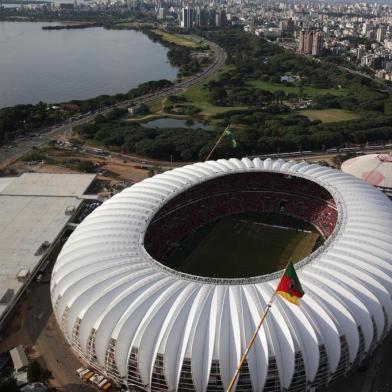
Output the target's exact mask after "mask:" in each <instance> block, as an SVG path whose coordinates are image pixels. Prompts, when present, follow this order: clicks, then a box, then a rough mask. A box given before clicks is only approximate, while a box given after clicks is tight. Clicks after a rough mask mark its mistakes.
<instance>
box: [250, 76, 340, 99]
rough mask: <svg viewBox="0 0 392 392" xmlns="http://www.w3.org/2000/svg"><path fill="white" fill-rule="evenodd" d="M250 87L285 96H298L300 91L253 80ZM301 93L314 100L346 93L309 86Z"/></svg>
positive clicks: (291, 87) (335, 89) (293, 87)
mask: <svg viewBox="0 0 392 392" xmlns="http://www.w3.org/2000/svg"><path fill="white" fill-rule="evenodd" d="M249 84H250V85H252V86H253V87H257V88H260V89H262V90H266V91H269V92H271V93H273V92H275V91H277V90H282V91H284V92H285V93H286V94H289V93H294V94H297V95H300V89H299V87H297V86H286V85H284V84H274V83H271V82H265V81H263V80H253V81H251V82H249ZM303 93H304V95H305V97H307V98H314V97H317V96H320V95H326V94H331V95H336V96H344V95H347V91H346V90H344V89H338V88H322V89H321V88H319V89H318V88H314V87H309V86H304V88H303Z"/></svg>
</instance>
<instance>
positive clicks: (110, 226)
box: [51, 158, 392, 392]
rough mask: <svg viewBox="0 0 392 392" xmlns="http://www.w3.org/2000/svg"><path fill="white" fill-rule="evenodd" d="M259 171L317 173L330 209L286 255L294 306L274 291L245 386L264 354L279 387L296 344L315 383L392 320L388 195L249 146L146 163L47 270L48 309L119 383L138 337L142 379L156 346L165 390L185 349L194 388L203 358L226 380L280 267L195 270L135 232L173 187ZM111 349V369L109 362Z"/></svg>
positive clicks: (263, 376)
mask: <svg viewBox="0 0 392 392" xmlns="http://www.w3.org/2000/svg"><path fill="white" fill-rule="evenodd" d="M259 171H269V172H276V173H288V174H291V175H292V176H298V177H302V178H305V179H308V180H311V181H314V182H317V183H318V184H320V185H321V186H323V187H324V188H326V189H327V190H328V191H329V192H330V193H331V194H332V195H333V197H334V199H335V203H336V205H337V208H338V211H339V217H338V223H337V225H336V228H335V231H334V232H333V234H332V235H331V237H329V238H328V240H327V241H326V242H325V244H324V246H322V247H320V248H319V249H318V250H317V251H316V252H314V253H313V254H312V255H310V256H309V258H307V259H305V260H303V261H302V262H300V263H299V264H297V269H298V275H299V279H300V280H301V282H302V286H303V288H304V290H305V293H306V294H305V296H304V297H303V298H302V300H301V306H300V307H296V306H295V305H292V304H290V303H288V302H287V301H285V300H283V299H281V298H277V299H276V300H275V302H274V305H273V307H272V310H271V312H270V315H269V316H268V318H267V320H266V323H265V324H264V326H263V327H262V329H261V331H260V333H259V335H258V338H257V340H256V343H255V346H254V348H253V349H252V351H251V352H250V355H249V358H248V368H249V374H250V378H251V382H252V389H253V390H255V391H261V390H263V388H264V387H265V383H266V380H267V375H268V371H269V369H270V368H271V366H272V365H271V358H274V359H275V361H276V366H277V369H278V376H277V377H279V382H280V388H281V389H282V390H283V389H284V388H289V386H290V384H291V383H292V379H293V375H294V374H295V373H296V371H297V367H296V366H297V365H298V362H297V361H296V359H297V355H296V354H298V353H300V354H301V356H302V358H303V363H304V366H305V371H306V381H307V382H310V383H312V382H313V383H316V381H315V378H316V375H317V374H318V372H319V371H320V369H321V368H322V363H324V364H325V372H326V374H327V375H328V377H329V376H330V375H331V374H333V373H334V372H335V371H337V369H338V368H339V366H342V365H341V364H342V363H343V365H344V366H343V368H344V369H343V370H344V371H346V370H347V369H349V368H350V367H351V365H352V364H353V363H354V361H355V359H356V358H357V355H358V352H360V351H361V350H362V351H363V352H369V351H371V349H372V348H374V347H375V345H376V344H377V343H378V342H380V341H381V340H382V338H383V336H384V334H385V333H386V332H387V331H389V329H390V326H391V321H392V301H391V294H392V230H391V221H392V204H391V202H390V201H389V200H388V199H387V198H386V196H385V195H383V194H382V193H381V192H379V191H378V190H377V189H376V188H373V187H371V186H369V185H368V184H366V183H365V182H363V181H361V180H358V179H357V178H355V177H353V176H350V175H347V174H344V173H342V172H339V171H336V170H333V169H330V168H326V167H321V166H318V165H313V164H307V163H305V162H301V163H298V162H294V161H288V162H285V161H282V160H276V161H273V160H271V159H267V160H265V161H262V160H260V159H258V158H256V159H254V160H249V159H247V158H244V159H242V160H238V159H230V160H218V161H209V162H206V163H197V164H194V165H188V166H185V167H182V168H178V169H175V170H172V171H168V172H165V173H163V174H160V175H157V176H155V177H153V178H151V179H147V180H145V181H143V182H141V183H138V184H136V185H134V186H132V187H131V188H128V189H126V190H124V191H123V192H121V193H120V194H117V195H116V196H114V197H113V198H112V199H111V200H109V201H107V202H105V203H104V204H103V205H102V206H101V207H99V208H97V209H96V210H95V211H94V212H93V213H92V214H91V215H89V216H88V217H87V218H86V219H85V220H84V221H83V222H82V224H80V225H79V226H78V228H77V229H76V230H75V232H74V233H73V234H72V236H71V237H70V239H69V240H68V242H67V243H66V244H65V246H64V247H63V249H62V251H61V253H60V255H59V257H58V260H57V262H56V265H55V267H54V270H53V276H52V281H51V296H52V302H53V305H54V309H55V314H56V317H57V320H58V322H59V324H60V325H61V328H62V329H63V332H64V334H65V336H66V337H67V339H68V341H69V342H70V343H71V344H72V346H73V347H74V348H75V349H76V350H78V351H79V353H81V354H82V355H83V356H84V357H85V358H86V359H88V360H90V361H91V362H92V363H95V365H96V366H98V367H100V368H101V369H102V370H103V371H105V372H106V373H107V374H109V375H111V376H112V377H115V376H116V375H117V377H118V379H120V380H121V379H122V380H123V382H124V383H126V382H127V379H126V377H127V373H128V360H129V358H130V355H131V354H132V353H133V351H131V350H132V348H134V349H137V368H138V372H139V374H140V378H141V382H142V383H143V384H144V385H151V380H152V375H153V370H154V366H155V365H156V358H157V354H160V355H162V357H163V361H164V370H163V372H164V376H165V380H166V383H167V388H168V389H169V390H177V389H178V388H179V380H180V376H181V371H182V367H183V362H184V360H189V361H190V362H191V367H192V379H193V384H194V386H195V389H196V391H198V392H204V391H206V389H207V385H208V382H209V380H210V370H211V364H212V363H213V361H219V366H220V376H221V380H222V383H223V387H224V388H225V389H226V388H227V386H228V384H229V382H230V379H231V376H232V375H233V373H234V371H235V370H236V366H237V364H238V361H239V359H240V356H241V354H242V353H243V352H244V350H245V346H246V341H247V340H248V339H249V338H250V336H251V335H252V333H253V331H254V328H255V325H256V324H257V322H258V320H259V315H260V313H261V312H262V310H263V309H264V308H265V307H266V305H267V303H268V301H269V299H270V297H271V295H272V293H273V292H274V289H275V288H276V285H277V282H278V277H279V276H280V273H278V274H277V273H275V274H271V275H266V276H261V277H254V278H250V279H233V280H222V279H214V278H203V277H195V276H192V275H187V274H184V273H179V272H176V271H174V270H172V269H170V268H168V267H164V266H163V265H162V264H160V263H159V262H157V261H155V260H153V259H152V258H151V257H150V256H149V254H148V253H147V252H146V250H145V249H144V246H143V239H144V234H145V232H146V228H147V227H148V225H149V222H150V221H151V219H152V217H153V216H154V214H155V213H156V212H157V211H158V210H159V209H160V208H161V207H162V206H163V204H165V203H166V202H167V201H168V200H169V199H171V198H172V197H173V196H174V195H177V194H179V193H181V192H183V191H184V189H187V188H190V187H192V186H194V185H196V184H199V183H201V182H204V181H207V180H209V179H212V178H215V177H219V176H224V175H227V174H232V173H242V172H259ZM75 331H76V332H75ZM91 339H93V341H94V347H95V351H94V350H93V351H91V350H92V349H91V341H92V340H91ZM343 341H344V342H346V343H347V344H345V343H344V342H343ZM113 342H116V345H115V350H114V351H110V349H111V347H113ZM347 349H348V352H346V351H347ZM323 350H324V351H323ZM345 350H346V351H345ZM323 352H324V354H323ZM92 353H94V355H96V360H93V359H92ZM112 355H114V357H113V358H114V363H115V371H114V370H113V367H110V366H109V362H108V361H109V360H108V358H112V357H111V356H112ZM345 356H347V357H348V358H347V359H348V362H347V364H346V365H345V363H344V357H345ZM325 358H327V360H326V359H325ZM323 361H324V362H323ZM325 361H326V362H325ZM344 371H343V374H344ZM308 385H311V384H308ZM182 389H183V388H182ZM300 390H303V389H300Z"/></svg>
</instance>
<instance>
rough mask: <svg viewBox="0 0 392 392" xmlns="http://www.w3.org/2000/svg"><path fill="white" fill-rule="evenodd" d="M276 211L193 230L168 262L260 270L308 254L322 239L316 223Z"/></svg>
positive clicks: (211, 272)
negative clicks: (275, 212)
mask: <svg viewBox="0 0 392 392" xmlns="http://www.w3.org/2000/svg"><path fill="white" fill-rule="evenodd" d="M274 215H275V216H272V215H265V214H241V215H236V216H231V217H225V218H222V219H219V220H218V221H215V222H213V223H210V224H208V225H206V226H203V227H202V228H200V229H199V230H197V231H196V232H194V233H192V234H190V235H188V237H187V238H185V239H184V240H183V241H182V242H181V244H179V245H178V246H177V247H176V248H175V249H174V250H173V251H172V252H171V253H170V255H169V256H168V257H167V258H166V259H165V261H164V263H165V264H166V265H168V266H169V267H171V268H174V269H176V270H178V271H182V272H186V273H189V274H193V275H199V276H206V277H217V278H241V277H250V276H257V275H262V274H267V273H270V272H274V271H278V270H280V269H282V268H284V267H285V266H286V264H287V262H288V261H289V260H290V259H291V261H292V262H293V263H295V262H297V261H299V260H301V259H303V258H304V257H305V256H307V255H309V254H310V253H311V252H312V250H313V249H314V248H315V246H316V243H317V245H319V243H320V241H321V240H322V238H321V236H320V234H319V233H318V232H317V231H316V229H315V228H313V227H312V226H311V225H309V224H307V223H305V222H301V221H299V220H297V219H293V218H288V217H284V216H282V215H277V214H274ZM272 223H273V224H272Z"/></svg>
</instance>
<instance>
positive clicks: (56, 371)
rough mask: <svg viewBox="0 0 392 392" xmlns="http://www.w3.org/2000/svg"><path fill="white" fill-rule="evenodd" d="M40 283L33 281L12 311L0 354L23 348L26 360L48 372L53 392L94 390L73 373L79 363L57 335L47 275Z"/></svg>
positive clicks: (1, 336)
mask: <svg viewBox="0 0 392 392" xmlns="http://www.w3.org/2000/svg"><path fill="white" fill-rule="evenodd" d="M44 280H45V282H44V283H42V282H41V283H37V282H34V283H33V284H32V286H31V288H30V289H29V290H28V291H27V293H26V295H25V296H24V298H22V300H21V301H20V304H19V306H18V307H17V308H16V309H15V313H14V314H13V316H11V321H10V323H9V324H8V325H7V326H6V327H5V328H4V329H3V331H2V333H1V335H0V339H1V343H0V351H5V350H9V349H11V348H12V347H14V346H16V345H19V344H22V345H24V346H26V348H27V349H26V351H27V353H28V354H29V356H30V358H34V359H36V360H37V361H38V362H40V364H41V365H42V366H43V367H45V368H47V369H49V370H50V371H51V373H52V376H53V378H52V379H51V380H50V386H52V387H54V388H55V389H56V390H59V391H65V392H77V391H82V392H83V391H97V389H96V388H94V387H93V386H92V385H87V384H85V383H83V382H82V381H81V380H80V379H79V377H78V376H77V375H76V374H75V370H76V369H78V368H79V367H81V366H82V363H81V362H80V360H79V359H78V358H77V357H76V356H75V355H74V354H73V352H72V351H71V350H70V348H69V346H68V344H67V343H66V342H65V340H64V338H63V337H62V335H61V332H60V330H59V328H58V326H57V323H56V320H55V319H54V316H53V312H52V305H51V301H50V293H49V283H48V281H49V276H48V275H47V276H46V277H45V279H44Z"/></svg>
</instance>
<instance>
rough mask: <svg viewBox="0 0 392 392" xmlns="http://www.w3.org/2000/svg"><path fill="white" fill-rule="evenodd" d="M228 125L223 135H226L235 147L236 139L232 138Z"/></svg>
mask: <svg viewBox="0 0 392 392" xmlns="http://www.w3.org/2000/svg"><path fill="white" fill-rule="evenodd" d="M229 127H230V126H227V128H226V129H225V130H224V131H223V135H225V136H227V137H229V138H230V140H231V144H232V145H233V148H236V147H237V141H236V140H235V139H234V135H233V132H231V131H230V129H229Z"/></svg>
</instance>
